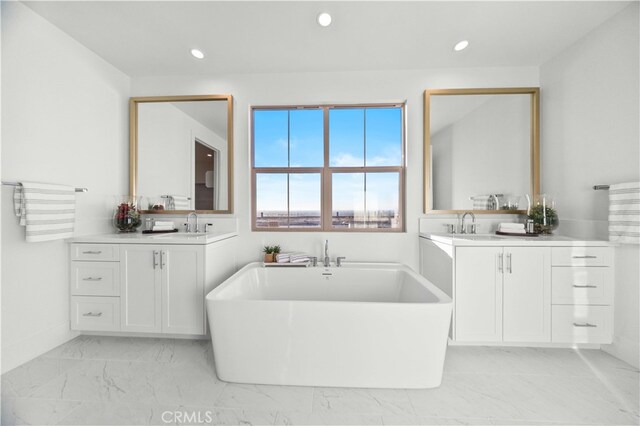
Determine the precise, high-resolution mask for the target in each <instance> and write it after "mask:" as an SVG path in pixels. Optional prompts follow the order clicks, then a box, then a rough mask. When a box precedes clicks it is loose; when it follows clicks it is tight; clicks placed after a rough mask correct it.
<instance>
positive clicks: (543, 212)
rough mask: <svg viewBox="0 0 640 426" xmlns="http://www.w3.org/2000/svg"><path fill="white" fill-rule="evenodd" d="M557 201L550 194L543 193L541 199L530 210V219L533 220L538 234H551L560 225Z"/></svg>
mask: <svg viewBox="0 0 640 426" xmlns="http://www.w3.org/2000/svg"><path fill="white" fill-rule="evenodd" d="M554 207H555V203H554V202H553V201H552V200H550V198H549V196H548V195H544V194H543V195H541V196H540V201H539V202H538V203H536V205H535V206H533V207H531V210H529V219H531V220H533V227H534V229H535V231H536V233H538V234H551V233H553V230H554V229H556V228H557V227H558V224H559V222H558V213H557V212H556V209H555V208H554Z"/></svg>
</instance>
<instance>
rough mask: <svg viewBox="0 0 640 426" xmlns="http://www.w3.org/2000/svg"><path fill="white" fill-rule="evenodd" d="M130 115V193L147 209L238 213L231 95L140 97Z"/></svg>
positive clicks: (163, 211) (159, 211)
mask: <svg viewBox="0 0 640 426" xmlns="http://www.w3.org/2000/svg"><path fill="white" fill-rule="evenodd" d="M129 115H130V146H129V161H130V163H129V175H130V177H129V193H130V194H131V195H133V196H139V197H142V198H143V200H142V208H146V210H144V212H145V213H171V214H175V213H187V212H189V211H196V212H198V213H220V214H222V213H232V212H233V98H232V96H231V95H200V96H156V97H135V98H131V99H130V102H129ZM146 200H148V202H147V201H146ZM145 204H146V205H145ZM147 206H148V207H147Z"/></svg>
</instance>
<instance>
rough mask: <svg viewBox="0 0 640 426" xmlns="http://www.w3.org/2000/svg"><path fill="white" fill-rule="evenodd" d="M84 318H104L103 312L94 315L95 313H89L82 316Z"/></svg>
mask: <svg viewBox="0 0 640 426" xmlns="http://www.w3.org/2000/svg"><path fill="white" fill-rule="evenodd" d="M82 316H83V317H101V316H102V312H97V313H95V314H94V313H93V312H87V313H86V314H82Z"/></svg>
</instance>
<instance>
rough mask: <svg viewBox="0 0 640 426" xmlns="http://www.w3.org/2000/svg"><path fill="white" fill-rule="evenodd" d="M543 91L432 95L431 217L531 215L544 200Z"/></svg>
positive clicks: (428, 107)
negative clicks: (530, 204) (532, 206)
mask: <svg viewBox="0 0 640 426" xmlns="http://www.w3.org/2000/svg"><path fill="white" fill-rule="evenodd" d="M539 98H540V92H539V88H537V87H531V88H530V87H525V88H498V89H433V90H425V92H424V212H425V213H428V214H432V213H434V214H446V213H463V212H466V211H473V212H474V213H481V214H482V213H487V214H503V213H507V214H523V213H526V209H527V196H529V197H532V198H531V199H533V197H535V196H536V195H538V194H539V193H540V136H539V135H540V101H539Z"/></svg>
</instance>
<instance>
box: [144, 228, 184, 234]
mask: <svg viewBox="0 0 640 426" xmlns="http://www.w3.org/2000/svg"><path fill="white" fill-rule="evenodd" d="M171 232H178V230H177V229H171V230H169V231H154V230H152V229H145V230H144V231H142V233H143V234H169V233H171Z"/></svg>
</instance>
